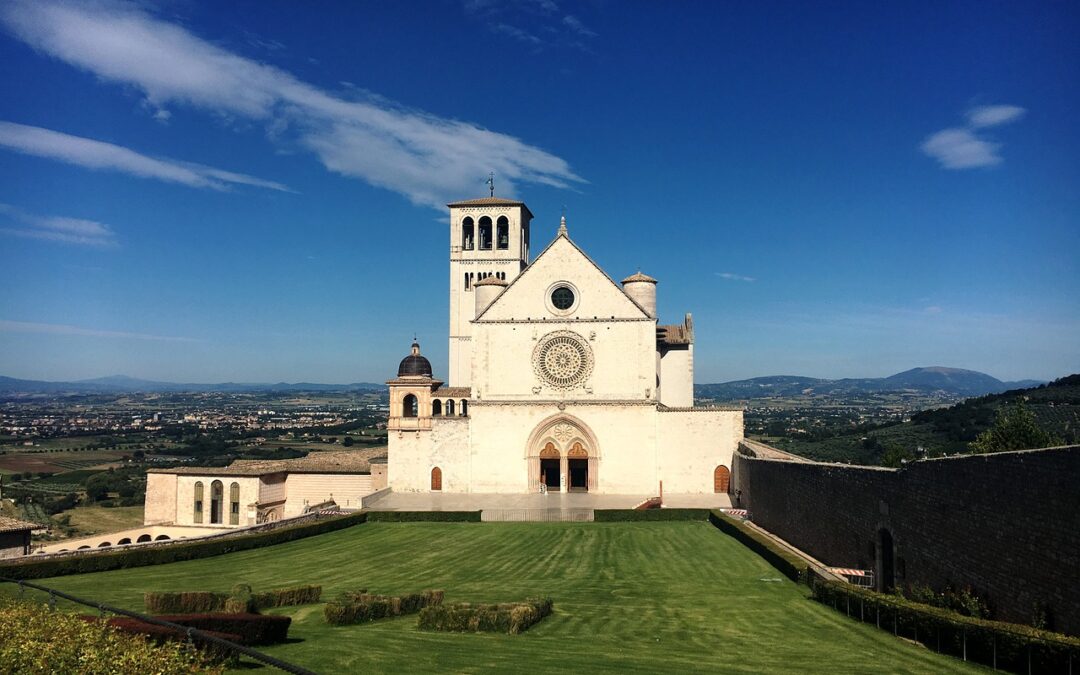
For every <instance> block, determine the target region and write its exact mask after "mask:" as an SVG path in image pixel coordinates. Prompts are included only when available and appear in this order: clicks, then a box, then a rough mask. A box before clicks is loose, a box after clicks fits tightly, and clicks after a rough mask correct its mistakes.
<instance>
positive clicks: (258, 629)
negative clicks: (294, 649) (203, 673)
mask: <svg viewBox="0 0 1080 675" xmlns="http://www.w3.org/2000/svg"><path fill="white" fill-rule="evenodd" d="M154 618H155V619H161V620H162V621H169V622H171V623H176V624H180V625H181V626H187V627H188V628H197V629H198V630H205V631H213V632H215V633H231V634H233V635H237V636H239V638H240V639H239V642H240V644H242V645H249V646H257V645H276V644H279V643H281V642H285V640H287V639H288V638H289V625H290V624H291V623H292V618H291V617H288V616H275V615H265V614H164V615H161V616H155V617H154Z"/></svg>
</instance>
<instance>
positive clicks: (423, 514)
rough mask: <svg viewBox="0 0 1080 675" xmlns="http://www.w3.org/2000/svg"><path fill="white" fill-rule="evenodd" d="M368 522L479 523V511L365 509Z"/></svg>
mask: <svg viewBox="0 0 1080 675" xmlns="http://www.w3.org/2000/svg"><path fill="white" fill-rule="evenodd" d="M366 513H367V519H368V522H369V523H479V522H480V512H479V511H367V512H366Z"/></svg>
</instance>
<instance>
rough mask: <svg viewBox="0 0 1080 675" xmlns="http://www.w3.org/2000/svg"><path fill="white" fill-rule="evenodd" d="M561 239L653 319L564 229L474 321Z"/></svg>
mask: <svg viewBox="0 0 1080 675" xmlns="http://www.w3.org/2000/svg"><path fill="white" fill-rule="evenodd" d="M560 239H565V240H566V243H568V244H570V246H572V247H573V248H574V250H575V251H577V252H578V253H579V254H581V257H583V258H585V260H587V261H588V262H589V264H590V265H592V266H593V267H595V268H596V271H597V272H599V273H600V274H601V276H603V277H604V278H605V279H607V280H608V281H609V282H610V283H611V285H612V286H614V287H615V288H616V289H618V291H619V293H620V294H621V295H622V296H623V297H624V298H626V299H627V300H629V301H630V303H631V304H632V305H633V306H634V307H637V308H638V310H639V311H640V312H641V314H642V318H645V319H651V318H652V317H651V316H649V313H648V312H646V311H645V308H644V307H642V306H641V305H640V304H638V301H637V300H634V299H633V298H631V297H630V296H629V295H628V294H627V292H626V291H625V290H623V288H622V286H620V285H619V284H617V283H615V280H614V279H612V278H611V277H610V276H608V273H607V272H605V271H604V268H602V267H600V266H599V265H597V264H596V261H594V260H593V259H592V258H590V257H589V254H588V253H586V252H585V251H582V250H581V247H580V246H578V245H577V244H575V243H574V240H573V239H571V238H570V236H569V235H568V234H566V233H565V232H562V231H560V232H559V234H557V235H555V238H554V239H552V240H551V243H550V244H548V245H547V246H545V247H544V250H543V251H541V252H540V255H538V256H536V257H535V258H533V261H532V262H531V263H529V266H528V267H526V268H525V269H523V270H522V271H521V274H519V275H517V276H516V277H514V280H513V281H511V282H510V285H509V286H507V287H506V288H504V289H503V290H502V293H499V295H498V297H496V298H495V300H493V301H492V303H491V304H490V305H488V306H487V307H485V308H484V311H482V312H480V314H479V315H478V316H477V317H476V318H475V319H473V321H480V320H481V319H483V318H484V315H485V314H487V313H488V311H490V310H491V308H492V307H494V306H496V305H498V304H499V302H500V301H501V300H502V299H503V298H504V297H506V293H507V291H509V290H510V289H511V288H513V287H514V285H515V284H517V283H518V282H519V281H521V279H522V278H523V277H524V276H525V275H526V274H528V273H529V272H530V271H532V269H533V268H534V267H536V263H538V262H540V259H541V258H543V257H544V255H545V254H546V253H547V252H548V251H550V250H551V247H552V246H554V245H555V243H556V242H557V241H559V240H560Z"/></svg>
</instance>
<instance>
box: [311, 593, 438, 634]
mask: <svg viewBox="0 0 1080 675" xmlns="http://www.w3.org/2000/svg"><path fill="white" fill-rule="evenodd" d="M442 601H443V591H439V590H430V591H421V592H419V593H410V594H408V595H375V594H372V593H368V592H367V591H363V590H361V591H348V592H345V593H342V595H341V598H339V599H338V600H333V601H331V602H328V603H326V606H325V607H324V608H323V616H324V617H325V618H326V622H327V623H328V624H331V625H333V626H344V625H348V624H352V623H365V622H367V621H375V620H376V619H385V618H389V617H394V616H403V615H405V614H415V613H417V612H419V611H420V610H422V609H423V608H425V607H433V606H435V605H439V604H442Z"/></svg>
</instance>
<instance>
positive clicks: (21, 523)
mask: <svg viewBox="0 0 1080 675" xmlns="http://www.w3.org/2000/svg"><path fill="white" fill-rule="evenodd" d="M42 527H44V526H43V525H38V524H37V523H28V522H26V521H25V520H16V519H15V518H8V517H7V516H0V532H22V531H25V530H37V529H40V528H42Z"/></svg>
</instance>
